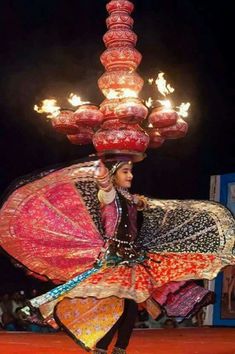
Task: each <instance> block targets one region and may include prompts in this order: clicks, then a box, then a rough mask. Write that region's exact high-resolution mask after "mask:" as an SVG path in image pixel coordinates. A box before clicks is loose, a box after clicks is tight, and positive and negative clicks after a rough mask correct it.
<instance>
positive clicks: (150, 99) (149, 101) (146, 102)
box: [145, 97, 153, 108]
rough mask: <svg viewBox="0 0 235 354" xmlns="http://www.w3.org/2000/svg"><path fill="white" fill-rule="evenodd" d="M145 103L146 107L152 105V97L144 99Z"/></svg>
mask: <svg viewBox="0 0 235 354" xmlns="http://www.w3.org/2000/svg"><path fill="white" fill-rule="evenodd" d="M145 105H146V106H147V107H148V108H151V107H152V105H153V99H152V97H149V98H148V99H147V100H146V101H145Z"/></svg>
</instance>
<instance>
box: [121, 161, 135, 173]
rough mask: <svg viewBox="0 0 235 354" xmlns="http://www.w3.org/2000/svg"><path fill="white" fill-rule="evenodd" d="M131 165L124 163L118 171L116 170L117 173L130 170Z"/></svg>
mask: <svg viewBox="0 0 235 354" xmlns="http://www.w3.org/2000/svg"><path fill="white" fill-rule="evenodd" d="M132 167H133V166H132V163H125V164H124V165H122V166H121V167H120V168H119V169H118V171H120V170H122V171H124V170H129V171H130V170H132Z"/></svg>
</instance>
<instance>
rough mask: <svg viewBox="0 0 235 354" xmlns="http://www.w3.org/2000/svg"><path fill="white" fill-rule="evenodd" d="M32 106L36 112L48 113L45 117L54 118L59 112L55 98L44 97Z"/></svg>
mask: <svg viewBox="0 0 235 354" xmlns="http://www.w3.org/2000/svg"><path fill="white" fill-rule="evenodd" d="M33 108H34V110H35V111H36V112H38V113H49V114H48V115H47V118H55V117H56V116H58V115H59V114H60V107H59V106H57V101H56V100H55V99H45V100H43V101H42V102H41V105H40V106H38V105H36V104H35V105H34V107H33Z"/></svg>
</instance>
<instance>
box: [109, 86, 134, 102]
mask: <svg viewBox="0 0 235 354" xmlns="http://www.w3.org/2000/svg"><path fill="white" fill-rule="evenodd" d="M106 97H107V98H108V99H109V100H110V99H113V98H126V97H138V93H137V92H136V91H134V90H130V89H119V90H114V89H110V90H108V92H107V94H106Z"/></svg>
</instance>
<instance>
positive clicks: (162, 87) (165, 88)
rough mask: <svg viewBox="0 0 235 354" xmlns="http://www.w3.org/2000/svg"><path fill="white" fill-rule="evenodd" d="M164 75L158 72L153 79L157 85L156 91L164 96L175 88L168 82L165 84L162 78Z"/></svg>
mask: <svg viewBox="0 0 235 354" xmlns="http://www.w3.org/2000/svg"><path fill="white" fill-rule="evenodd" d="M164 75H165V74H164V73H159V74H158V77H157V79H156V80H155V84H156V85H157V88H158V91H159V92H160V93H161V94H162V95H163V96H166V95H169V94H170V93H172V92H174V91H175V89H174V88H173V87H171V85H170V84H167V82H166V80H165V79H164Z"/></svg>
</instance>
